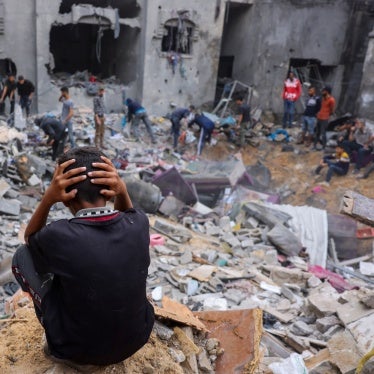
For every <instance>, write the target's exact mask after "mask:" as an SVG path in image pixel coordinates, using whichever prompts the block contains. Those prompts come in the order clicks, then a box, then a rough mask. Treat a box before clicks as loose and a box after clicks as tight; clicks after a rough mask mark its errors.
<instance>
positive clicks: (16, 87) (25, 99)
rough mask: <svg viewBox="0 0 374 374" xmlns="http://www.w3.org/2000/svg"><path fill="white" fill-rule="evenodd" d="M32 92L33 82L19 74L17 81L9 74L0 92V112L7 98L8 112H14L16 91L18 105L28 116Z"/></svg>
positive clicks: (33, 88)
mask: <svg viewBox="0 0 374 374" xmlns="http://www.w3.org/2000/svg"><path fill="white" fill-rule="evenodd" d="M34 92H35V87H34V84H33V83H32V82H31V81H29V80H28V79H25V77H24V76H23V75H19V76H18V81H17V82H16V77H15V75H14V74H9V75H8V77H7V79H6V80H5V82H4V85H3V88H2V90H1V94H0V95H1V96H0V112H2V113H4V111H5V100H6V99H7V98H9V104H10V114H13V113H14V107H15V103H16V93H17V94H18V98H19V105H20V106H21V108H22V110H24V111H25V112H26V117H28V116H29V115H30V108H31V102H32V98H33V95H34Z"/></svg>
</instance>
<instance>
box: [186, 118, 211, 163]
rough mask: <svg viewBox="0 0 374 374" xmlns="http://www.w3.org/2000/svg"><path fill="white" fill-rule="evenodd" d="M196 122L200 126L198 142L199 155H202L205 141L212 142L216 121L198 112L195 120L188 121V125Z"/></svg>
mask: <svg viewBox="0 0 374 374" xmlns="http://www.w3.org/2000/svg"><path fill="white" fill-rule="evenodd" d="M194 123H196V124H197V125H198V126H199V128H200V136H199V141H198V143H197V155H198V156H200V155H201V152H202V150H203V148H204V144H205V142H206V141H208V142H210V139H211V137H212V132H213V129H214V122H213V121H212V120H210V119H209V118H208V117H206V116H204V114H200V113H196V114H195V116H194V118H193V120H191V121H190V122H189V123H188V127H191V126H192V125H193V124H194Z"/></svg>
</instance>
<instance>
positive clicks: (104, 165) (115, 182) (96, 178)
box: [88, 156, 127, 199]
mask: <svg viewBox="0 0 374 374" xmlns="http://www.w3.org/2000/svg"><path fill="white" fill-rule="evenodd" d="M101 159H102V160H103V162H93V163H92V166H93V167H94V168H96V169H100V170H95V171H91V172H89V173H88V176H89V177H90V178H91V183H94V184H98V185H104V186H106V187H109V188H108V189H107V188H104V189H102V190H101V191H100V193H101V194H102V195H103V196H104V197H105V198H107V199H110V198H112V197H116V196H120V195H124V194H127V189H126V185H125V182H124V181H123V180H122V179H121V178H120V177H119V175H118V172H117V169H116V168H115V166H114V165H113V164H112V162H111V161H110V160H109V158H107V157H105V156H101Z"/></svg>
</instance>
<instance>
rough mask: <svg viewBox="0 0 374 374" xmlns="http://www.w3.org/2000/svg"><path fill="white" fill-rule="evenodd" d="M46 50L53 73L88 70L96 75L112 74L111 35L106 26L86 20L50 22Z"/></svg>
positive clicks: (113, 53)
mask: <svg viewBox="0 0 374 374" xmlns="http://www.w3.org/2000/svg"><path fill="white" fill-rule="evenodd" d="M50 52H51V53H52V55H53V60H54V67H53V69H52V72H53V73H60V72H66V73H70V74H73V73H75V72H77V71H84V70H88V71H89V72H90V73H92V74H94V75H97V76H99V77H100V78H107V77H110V76H111V75H115V70H116V69H115V67H116V64H115V39H114V37H113V31H112V30H110V29H109V28H103V27H102V26H100V25H90V24H77V25H73V24H68V25H63V26H52V28H51V32H50Z"/></svg>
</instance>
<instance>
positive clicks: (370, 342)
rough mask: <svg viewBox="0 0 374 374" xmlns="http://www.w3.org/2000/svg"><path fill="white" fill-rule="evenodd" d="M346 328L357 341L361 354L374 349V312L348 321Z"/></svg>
mask: <svg viewBox="0 0 374 374" xmlns="http://www.w3.org/2000/svg"><path fill="white" fill-rule="evenodd" d="M347 328H348V330H349V331H350V333H351V334H352V336H353V337H354V339H355V341H356V342H357V348H358V350H359V352H360V354H361V355H365V354H367V353H368V352H370V351H371V350H372V349H374V339H373V336H374V313H371V314H370V315H368V316H365V317H362V318H360V319H359V320H357V321H355V322H352V323H350V324H349V325H348V326H347Z"/></svg>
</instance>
